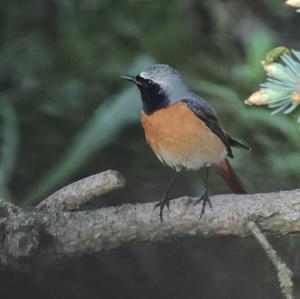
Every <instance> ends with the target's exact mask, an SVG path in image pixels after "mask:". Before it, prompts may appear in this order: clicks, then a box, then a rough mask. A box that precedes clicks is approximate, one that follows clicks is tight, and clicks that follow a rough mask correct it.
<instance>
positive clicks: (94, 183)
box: [38, 170, 125, 210]
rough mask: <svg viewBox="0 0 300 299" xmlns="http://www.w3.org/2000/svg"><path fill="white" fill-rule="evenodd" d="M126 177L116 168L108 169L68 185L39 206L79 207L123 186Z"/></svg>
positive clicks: (68, 208)
mask: <svg viewBox="0 0 300 299" xmlns="http://www.w3.org/2000/svg"><path fill="white" fill-rule="evenodd" d="M124 186H125V179H124V178H123V176H122V175H121V174H120V173H119V172H118V171H116V170H107V171H104V172H101V173H98V174H94V175H91V176H89V177H86V178H83V179H81V180H79V181H76V182H74V183H72V184H70V185H67V186H65V187H63V188H61V189H60V190H58V191H56V192H55V193H53V194H51V195H50V196H49V197H47V198H46V199H45V200H43V201H42V202H41V203H40V204H39V205H38V208H48V209H55V208H58V207H61V208H63V209H65V210H75V209H78V208H79V207H80V206H81V205H82V204H84V203H86V202H87V201H89V200H90V199H92V198H94V197H97V196H98V197H99V196H101V195H104V194H106V193H108V192H110V191H113V190H116V189H120V188H123V187H124Z"/></svg>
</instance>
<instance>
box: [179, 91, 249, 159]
mask: <svg viewBox="0 0 300 299" xmlns="http://www.w3.org/2000/svg"><path fill="white" fill-rule="evenodd" d="M182 102H183V103H185V104H186V105H187V106H188V108H189V109H190V110H191V111H193V112H194V113H195V115H196V116H197V117H199V118H200V119H201V120H202V121H203V122H204V123H205V124H206V126H207V127H208V128H209V129H210V130H211V131H212V132H213V133H214V134H216V135H217V136H218V137H219V138H220V140H221V141H222V142H223V143H224V145H225V146H226V149H227V155H228V156H229V157H231V158H233V154H232V150H231V146H233V147H240V148H244V149H247V150H249V149H250V148H249V147H248V146H247V145H244V144H242V143H240V142H239V141H237V140H235V139H233V138H232V137H231V136H230V135H229V134H228V133H227V132H225V131H224V130H223V129H222V127H221V125H220V123H219V120H218V118H217V115H216V112H215V110H214V109H213V108H212V107H211V106H210V105H209V104H208V103H207V102H206V101H205V100H203V99H202V98H200V97H198V96H197V97H196V96H195V97H191V98H187V99H183V100H182Z"/></svg>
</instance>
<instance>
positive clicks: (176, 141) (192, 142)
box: [141, 102, 227, 170]
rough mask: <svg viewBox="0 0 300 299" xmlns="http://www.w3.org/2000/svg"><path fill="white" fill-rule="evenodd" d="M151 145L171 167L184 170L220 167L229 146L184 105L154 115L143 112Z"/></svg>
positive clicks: (147, 137)
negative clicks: (207, 166) (212, 166)
mask: <svg viewBox="0 0 300 299" xmlns="http://www.w3.org/2000/svg"><path fill="white" fill-rule="evenodd" d="M141 123H142V126H143V128H144V131H145V136H146V140H147V143H148V144H149V145H150V147H151V148H152V150H153V151H154V152H155V154H156V155H157V156H158V158H159V159H160V160H161V161H162V162H164V163H166V164H167V165H169V166H171V167H173V168H176V169H177V170H180V169H182V168H187V169H198V168H200V167H202V166H205V165H210V164H212V163H218V162H221V161H222V160H224V158H225V157H226V155H227V151H226V148H225V145H224V144H223V143H222V141H221V140H220V139H219V138H218V136H217V135H215V134H214V133H213V132H212V131H211V130H210V129H209V128H208V127H207V126H206V125H205V123H204V122H203V121H201V120H200V119H199V118H198V117H197V116H196V115H195V114H194V113H193V112H192V111H191V110H190V109H189V108H188V107H187V106H186V105H185V104H184V103H182V102H178V103H176V104H173V105H170V106H169V107H167V108H163V109H160V110H158V111H156V112H154V113H153V114H151V115H146V114H145V113H144V112H143V111H142V112H141Z"/></svg>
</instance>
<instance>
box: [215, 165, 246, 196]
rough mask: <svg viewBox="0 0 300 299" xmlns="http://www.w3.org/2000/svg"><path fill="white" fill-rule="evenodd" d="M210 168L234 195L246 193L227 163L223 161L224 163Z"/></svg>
mask: <svg viewBox="0 0 300 299" xmlns="http://www.w3.org/2000/svg"><path fill="white" fill-rule="evenodd" d="M212 168H213V169H214V170H215V171H216V173H217V174H218V175H219V176H220V177H222V178H223V180H224V181H225V182H226V184H227V185H228V186H229V187H230V189H231V190H232V192H234V193H236V194H247V191H246V189H245V187H244V185H243V183H242V182H241V180H240V179H239V177H238V176H237V175H236V173H235V172H234V170H233V168H232V167H231V165H230V163H229V161H228V160H227V159H225V161H224V162H221V163H218V164H213V165H212Z"/></svg>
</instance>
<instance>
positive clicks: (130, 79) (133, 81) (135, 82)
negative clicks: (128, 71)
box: [121, 76, 141, 85]
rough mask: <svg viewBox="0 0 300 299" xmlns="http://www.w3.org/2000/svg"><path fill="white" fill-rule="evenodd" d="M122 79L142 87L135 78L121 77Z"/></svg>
mask: <svg viewBox="0 0 300 299" xmlns="http://www.w3.org/2000/svg"><path fill="white" fill-rule="evenodd" d="M121 78H122V79H124V80H127V81H129V82H132V83H134V84H135V85H141V83H140V82H139V81H138V80H137V79H136V77H135V76H121Z"/></svg>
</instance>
